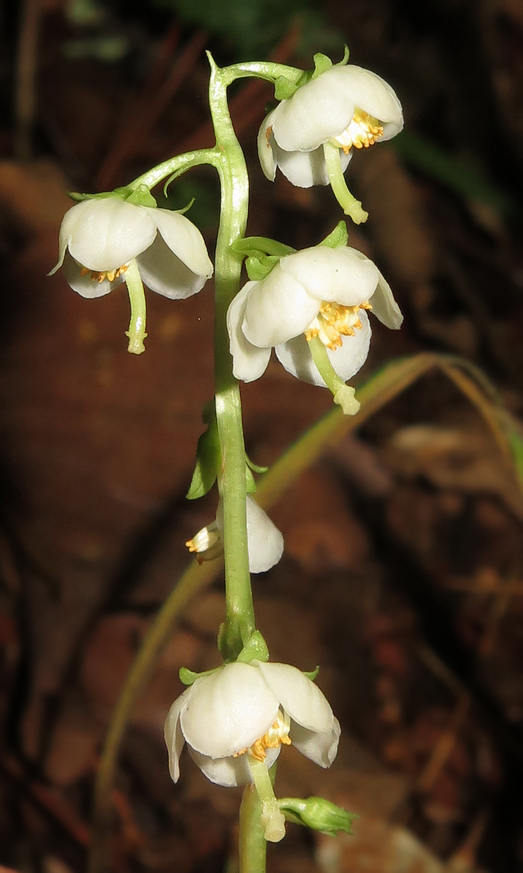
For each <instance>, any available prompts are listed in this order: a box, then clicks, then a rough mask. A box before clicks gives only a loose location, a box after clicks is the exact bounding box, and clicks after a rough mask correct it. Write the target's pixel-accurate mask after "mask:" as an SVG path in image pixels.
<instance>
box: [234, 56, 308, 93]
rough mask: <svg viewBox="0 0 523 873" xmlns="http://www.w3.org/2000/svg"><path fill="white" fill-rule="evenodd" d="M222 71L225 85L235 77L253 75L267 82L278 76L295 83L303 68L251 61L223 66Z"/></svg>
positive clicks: (276, 78) (240, 77)
mask: <svg viewBox="0 0 523 873" xmlns="http://www.w3.org/2000/svg"><path fill="white" fill-rule="evenodd" d="M221 72H222V76H223V81H224V82H225V86H226V87H227V85H231V84H232V82H234V81H235V80H236V79H245V78H247V77H250V76H253V77H254V78H256V79H265V80H266V81H267V82H276V81H277V80H278V79H279V78H280V77H283V78H285V79H289V81H291V82H294V83H296V82H297V81H298V79H299V78H300V77H301V76H302V75H303V70H298V69H297V68H296V67H288V66H286V65H285V64H275V63H273V62H272V61H252V62H249V63H245V64H232V65H231V66H230V67H224V68H223V70H222V71H221Z"/></svg>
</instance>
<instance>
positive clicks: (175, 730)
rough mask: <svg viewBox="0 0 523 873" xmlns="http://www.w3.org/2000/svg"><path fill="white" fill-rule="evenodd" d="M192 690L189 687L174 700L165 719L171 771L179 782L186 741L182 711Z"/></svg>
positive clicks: (172, 777) (173, 778)
mask: <svg viewBox="0 0 523 873" xmlns="http://www.w3.org/2000/svg"><path fill="white" fill-rule="evenodd" d="M191 690H192V689H191V688H188V689H187V690H186V691H184V692H183V694H181V695H180V697H178V698H177V699H176V700H175V701H174V703H173V705H172V706H171V708H170V710H169V712H168V714H167V718H166V720H165V727H164V737H165V744H166V746H167V752H168V754H169V773H170V774H171V779H172V780H173V782H178V779H179V778H180V755H181V752H182V749H183V746H184V743H185V739H184V736H183V733H182V729H181V727H180V713H181V711H182V709H183V707H184V706H185V705H186V702H187V698H188V697H189V695H190V693H191Z"/></svg>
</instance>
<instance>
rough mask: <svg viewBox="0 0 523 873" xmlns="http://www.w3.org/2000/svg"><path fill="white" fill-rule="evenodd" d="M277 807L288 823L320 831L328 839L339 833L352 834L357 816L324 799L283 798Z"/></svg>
mask: <svg viewBox="0 0 523 873" xmlns="http://www.w3.org/2000/svg"><path fill="white" fill-rule="evenodd" d="M278 805H279V807H280V809H281V811H282V812H284V813H285V815H286V817H287V818H288V819H289V821H294V822H296V823H297V824H301V825H304V826H305V827H308V828H312V829H313V830H315V831H320V833H322V834H327V835H328V836H330V837H335V836H336V834H338V833H339V832H340V831H343V832H344V833H346V834H350V833H352V831H351V825H352V822H353V821H354V819H355V818H357V817H358V816H357V815H356V813H354V812H346V811H345V810H344V809H342V808H341V806H336V804H335V803H331V802H330V800H325V798H324V797H309V798H307V800H303V799H302V798H300V797H283V798H281V799H280V800H278Z"/></svg>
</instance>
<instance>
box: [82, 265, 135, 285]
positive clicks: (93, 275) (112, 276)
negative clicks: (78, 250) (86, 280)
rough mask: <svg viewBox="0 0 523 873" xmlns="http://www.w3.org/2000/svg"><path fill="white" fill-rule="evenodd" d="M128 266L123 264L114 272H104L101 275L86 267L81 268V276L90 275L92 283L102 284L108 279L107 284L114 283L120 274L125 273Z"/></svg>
mask: <svg viewBox="0 0 523 873" xmlns="http://www.w3.org/2000/svg"><path fill="white" fill-rule="evenodd" d="M128 266H129V264H124V265H123V266H122V267H117V269H116V270H104V271H102V272H101V273H98V272H96V270H89V269H88V268H87V267H82V276H87V275H90V276H91V279H92V280H93V282H103V281H105V279H108V280H109V282H114V280H115V279H118V277H119V276H121V275H122V273H125V271H126V270H127V268H128Z"/></svg>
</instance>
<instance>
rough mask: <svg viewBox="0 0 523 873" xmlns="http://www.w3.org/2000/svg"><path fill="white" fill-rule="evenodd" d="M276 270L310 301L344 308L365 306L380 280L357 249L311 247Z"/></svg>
mask: <svg viewBox="0 0 523 873" xmlns="http://www.w3.org/2000/svg"><path fill="white" fill-rule="evenodd" d="M279 266H280V268H281V270H282V272H283V273H285V274H287V275H290V276H292V277H293V278H294V279H295V280H296V282H298V283H299V284H300V285H301V286H303V287H304V288H305V289H306V290H307V293H308V294H309V295H310V296H311V297H314V298H315V299H316V300H318V301H321V300H326V301H329V302H332V301H335V302H336V303H341V304H343V305H344V306H358V305H359V304H360V303H364V302H365V301H366V300H368V299H369V297H371V296H372V294H373V293H374V290H375V288H376V285H377V284H378V280H379V270H378V268H377V267H376V265H375V264H374V263H373V262H372V261H371V260H369V258H366V257H365V255H362V253H361V252H358V251H357V250H356V249H352V248H345V247H344V248H339V249H331V248H329V247H328V246H312V247H311V248H308V249H302V251H300V252H296V253H295V254H293V255H287V257H285V258H282V259H281V261H280V263H279ZM275 269H276V268H275ZM273 272H274V271H273ZM270 275H272V274H270ZM265 281H266V280H265ZM310 321H312V318H311V319H310ZM310 321H309V322H308V323H307V326H308V324H310ZM300 332H301V331H300ZM295 336H296V334H295ZM290 338H291V337H290V336H288V337H286V339H290ZM281 341H282V340H279V342H281Z"/></svg>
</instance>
